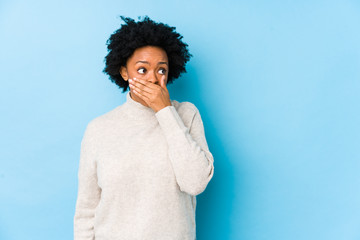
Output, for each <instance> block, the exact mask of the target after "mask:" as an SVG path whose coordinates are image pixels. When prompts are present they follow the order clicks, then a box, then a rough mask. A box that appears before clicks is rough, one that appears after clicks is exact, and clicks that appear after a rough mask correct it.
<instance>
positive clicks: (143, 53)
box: [119, 46, 171, 112]
mask: <svg viewBox="0 0 360 240" xmlns="http://www.w3.org/2000/svg"><path fill="white" fill-rule="evenodd" d="M119 72H120V74H121V76H122V78H123V79H124V80H125V81H129V86H130V97H131V98H132V99H133V100H135V101H137V102H139V103H141V104H142V105H144V106H146V107H150V108H152V109H153V110H154V111H155V112H158V111H160V110H161V109H163V108H164V107H167V106H171V101H170V96H169V91H168V89H167V87H166V84H167V78H168V72H169V61H168V57H167V54H166V52H165V51H164V50H163V49H162V48H160V47H156V46H144V47H141V48H138V49H136V50H135V51H134V53H133V54H132V55H131V56H130V57H129V58H128V60H127V62H126V66H122V67H121V68H120V71H119Z"/></svg>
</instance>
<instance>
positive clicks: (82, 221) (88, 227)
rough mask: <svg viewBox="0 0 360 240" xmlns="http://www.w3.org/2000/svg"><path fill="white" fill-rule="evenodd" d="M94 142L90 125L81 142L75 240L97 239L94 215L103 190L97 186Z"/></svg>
mask: <svg viewBox="0 0 360 240" xmlns="http://www.w3.org/2000/svg"><path fill="white" fill-rule="evenodd" d="M93 141H94V139H93V137H92V136H91V133H90V127H89V125H88V126H87V128H86V130H85V133H84V136H83V139H82V141H81V151H80V162H79V172H78V196H77V201H76V209H75V216H74V240H85V239H86V240H93V239H94V238H95V236H94V215H95V209H96V206H97V205H98V203H99V200H100V195H101V188H100V187H99V186H98V184H97V174H96V162H95V149H94V144H93Z"/></svg>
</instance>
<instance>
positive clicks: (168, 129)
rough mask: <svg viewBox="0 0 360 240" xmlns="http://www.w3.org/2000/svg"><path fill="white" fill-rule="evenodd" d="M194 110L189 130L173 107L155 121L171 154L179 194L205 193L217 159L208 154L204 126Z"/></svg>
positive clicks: (163, 112)
mask: <svg viewBox="0 0 360 240" xmlns="http://www.w3.org/2000/svg"><path fill="white" fill-rule="evenodd" d="M190 104H191V105H192V106H193V109H194V110H195V113H194V114H193V118H192V121H191V125H190V127H189V128H188V127H186V126H185V125H184V122H183V121H182V119H181V117H180V116H179V114H178V112H177V111H176V109H175V107H174V106H167V107H165V108H163V109H161V110H159V111H158V112H156V114H155V115H156V117H157V119H158V121H159V124H160V127H161V128H162V130H163V133H164V135H165V137H166V139H167V142H168V151H169V158H170V160H171V164H172V166H173V169H174V173H175V177H176V181H177V183H178V185H179V187H180V190H181V191H183V192H186V193H188V194H190V195H194V196H196V195H198V194H200V193H202V192H203V191H204V190H205V188H206V186H207V184H208V183H209V181H210V180H211V178H212V176H213V174H214V164H213V162H214V159H213V156H212V154H211V152H210V151H209V148H208V145H207V142H206V138H205V132H204V126H203V122H202V119H201V116H200V113H199V111H198V109H197V108H196V107H195V105H193V104H192V103H190Z"/></svg>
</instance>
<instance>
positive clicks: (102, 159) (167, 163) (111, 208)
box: [74, 92, 214, 240]
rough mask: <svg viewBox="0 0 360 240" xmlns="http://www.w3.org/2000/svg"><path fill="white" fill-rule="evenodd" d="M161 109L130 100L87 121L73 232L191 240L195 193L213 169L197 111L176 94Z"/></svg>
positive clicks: (79, 238)
mask: <svg viewBox="0 0 360 240" xmlns="http://www.w3.org/2000/svg"><path fill="white" fill-rule="evenodd" d="M171 104H172V106H167V107H165V108H163V109H161V110H160V111H158V112H156V113H155V112H154V111H153V110H152V109H151V108H149V107H146V106H144V105H142V104H141V103H138V102H136V101H135V100H133V99H132V98H131V97H130V92H127V95H126V102H125V103H124V104H122V105H120V106H117V107H116V108H114V109H113V110H111V111H109V112H107V113H105V114H103V115H101V116H99V117H97V118H95V119H93V120H92V121H90V122H89V123H88V125H87V127H86V130H85V133H84V136H83V139H82V142H81V153H80V161H79V172H78V195H77V201H76V210H75V215H74V239H75V240H85V239H87V240H90V239H95V240H118V239H119V240H194V239H196V223H195V211H196V195H198V194H200V193H202V192H203V191H204V190H205V188H206V186H207V184H208V183H209V181H210V180H211V178H212V176H213V174H214V159H213V156H212V154H211V153H210V151H209V149H208V145H207V142H206V139H205V132H204V126H203V122H202V120H201V116H200V113H199V111H198V109H197V108H196V107H195V105H194V104H192V103H190V102H178V101H176V100H171Z"/></svg>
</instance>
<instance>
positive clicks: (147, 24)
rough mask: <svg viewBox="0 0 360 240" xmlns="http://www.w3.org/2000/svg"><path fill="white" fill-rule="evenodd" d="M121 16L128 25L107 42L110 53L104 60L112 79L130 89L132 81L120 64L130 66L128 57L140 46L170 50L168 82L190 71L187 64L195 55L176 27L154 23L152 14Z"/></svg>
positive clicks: (124, 89)
mask: <svg viewBox="0 0 360 240" xmlns="http://www.w3.org/2000/svg"><path fill="white" fill-rule="evenodd" d="M120 17H121V19H122V20H123V21H124V22H125V24H122V25H121V27H120V28H119V29H118V30H116V31H115V32H114V33H113V34H112V35H111V36H110V38H109V39H108V40H107V42H106V44H107V49H108V54H107V56H106V57H105V59H104V62H105V68H104V70H103V72H104V73H106V74H108V75H109V79H110V80H111V81H112V82H113V83H115V84H116V85H118V87H119V88H123V92H125V91H126V90H127V89H128V87H129V83H128V82H127V81H125V80H124V79H123V78H122V76H121V75H120V72H119V70H120V67H121V66H126V62H127V59H128V58H129V57H131V55H132V54H133V53H134V51H135V50H136V49H137V48H140V47H144V46H157V47H160V48H162V49H163V50H164V51H165V52H166V54H167V57H168V60H169V73H168V80H167V83H172V82H173V80H174V79H176V78H178V77H179V76H180V75H181V73H184V72H186V69H185V65H186V63H187V62H188V61H189V60H190V57H192V55H191V54H190V53H189V50H188V45H187V44H186V43H184V42H183V41H182V38H183V36H181V35H180V34H179V33H177V32H175V29H176V28H175V27H170V26H169V25H167V24H164V23H157V22H154V21H153V20H151V19H150V18H149V17H148V16H145V17H144V19H143V20H142V21H138V22H135V20H134V19H131V18H128V17H124V16H120ZM139 20H140V17H139Z"/></svg>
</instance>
